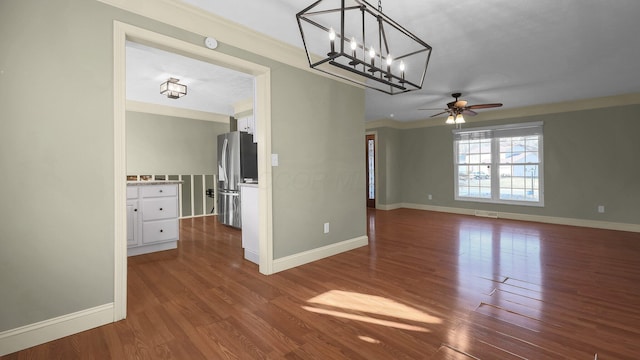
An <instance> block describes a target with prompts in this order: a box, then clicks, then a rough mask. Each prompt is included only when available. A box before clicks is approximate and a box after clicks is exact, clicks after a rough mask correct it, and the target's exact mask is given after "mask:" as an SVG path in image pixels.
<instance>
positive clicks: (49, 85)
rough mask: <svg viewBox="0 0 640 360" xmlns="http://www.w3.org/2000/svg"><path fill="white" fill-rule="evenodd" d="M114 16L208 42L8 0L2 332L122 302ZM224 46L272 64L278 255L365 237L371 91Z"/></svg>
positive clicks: (103, 8)
mask: <svg viewBox="0 0 640 360" xmlns="http://www.w3.org/2000/svg"><path fill="white" fill-rule="evenodd" d="M114 19H115V20H118V21H121V22H124V23H128V24H132V25H135V26H139V27H142V28H146V29H149V30H151V31H155V32H158V33H161V34H164V35H168V36H171V37H174V38H178V39H180V40H183V41H187V42H190V43H193V44H197V45H202V42H203V36H202V35H198V34H193V33H189V32H186V31H182V30H180V29H176V28H174V27H170V26H168V25H166V24H162V23H158V22H155V21H153V20H150V19H148V18H144V17H141V16H137V15H134V14H130V13H128V12H125V11H122V10H119V9H116V8H112V7H110V6H107V5H104V4H102V3H99V2H97V1H86V0H58V1H45V0H3V1H2V2H0V48H1V49H2V56H0V82H1V83H2V86H0V109H2V112H3V114H2V121H0V159H1V161H0V173H1V174H3V175H6V174H11V176H3V183H2V185H3V186H2V187H0V198H1V199H2V202H1V203H0V212H1V213H2V214H3V216H2V217H0V229H2V235H1V236H2V251H0V286H1V288H2V289H3V293H2V296H1V297H0V331H3V330H8V329H14V328H16V327H19V326H23V325H28V324H32V323H35V322H39V321H43V320H47V319H51V318H54V317H57V316H62V315H65V314H70V313H73V312H77V311H81V310H85V309H89V308H92V307H95V306H99V305H103V304H107V303H111V302H113V284H114V280H113V273H114V254H113V244H114V215H113V214H114V191H113V189H114V184H113V181H114V180H113V169H114V159H113V154H114V149H113V143H114V139H113V20H114ZM43 36H45V38H46V41H38V39H43ZM216 51H221V52H226V53H229V54H231V55H233V54H239V56H240V57H243V58H245V59H247V60H250V61H255V62H258V63H261V64H263V65H266V66H269V67H271V68H272V78H271V86H272V104H271V108H272V115H273V122H274V124H273V131H272V142H273V148H274V152H277V153H279V154H280V155H281V167H279V168H277V169H276V170H275V171H274V173H275V174H274V175H275V178H274V183H273V186H274V194H273V195H274V196H273V222H274V253H275V254H276V256H286V255H289V254H294V253H296V252H298V251H304V250H311V249H313V248H316V247H317V246H321V245H326V244H331V243H335V242H339V241H343V240H347V239H350V238H353V237H356V236H365V235H366V224H365V209H364V206H363V204H364V174H363V173H362V174H360V175H357V174H356V171H358V170H357V169H360V171H363V166H364V162H363V159H364V149H363V146H362V134H364V115H363V110H362V109H363V107H364V95H363V91H362V90H359V89H353V88H351V87H349V86H347V85H343V84H338V83H335V82H333V81H331V80H327V79H324V78H321V77H319V76H316V75H313V74H309V73H307V72H303V71H301V70H296V69H294V68H292V67H289V66H286V65H283V64H280V63H275V62H272V61H268V60H265V59H263V58H260V57H258V56H255V55H253V54H250V53H246V52H243V51H240V50H237V49H234V48H233V47H232V46H230V45H228V44H220V46H219V48H218V49H217V50H216ZM53 87H55V91H52V89H53ZM320 104H322V105H320ZM348 104H349V105H348ZM292 107H293V109H292ZM328 107H330V108H331V109H330V110H328V109H327V108H328ZM354 109H357V110H354ZM311 130H314V131H313V132H312V131H311ZM300 134H304V135H305V137H300ZM356 140H357V141H356ZM352 141H354V144H355V145H354V144H352V143H351V142H352ZM301 153H304V156H303V155H302V154H301ZM284 173H286V174H285V175H284V176H282V175H283V174H284ZM309 174H312V175H313V176H314V178H315V179H319V180H318V181H319V182H320V183H324V182H327V183H333V184H335V185H318V186H311V188H305V187H304V185H305V184H307V185H312V184H310V183H309V182H306V183H305V182H304V181H301V180H300V179H301V178H303V177H304V176H308V175H309ZM291 179H296V180H295V182H294V183H293V185H295V186H293V187H292V186H291V185H292V180H291ZM343 179H350V181H349V182H346V183H343V182H338V181H339V180H340V181H343ZM352 192H353V193H352ZM356 201H357V204H356ZM326 221H330V222H331V224H332V226H331V233H330V234H329V235H323V234H322V223H323V222H326ZM316 234H317V235H316Z"/></svg>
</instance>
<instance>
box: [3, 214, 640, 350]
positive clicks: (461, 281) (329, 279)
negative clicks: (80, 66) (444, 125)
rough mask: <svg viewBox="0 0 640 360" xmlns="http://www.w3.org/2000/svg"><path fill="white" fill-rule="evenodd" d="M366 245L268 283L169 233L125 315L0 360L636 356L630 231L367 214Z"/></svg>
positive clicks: (202, 228) (140, 261) (216, 240)
mask: <svg viewBox="0 0 640 360" xmlns="http://www.w3.org/2000/svg"><path fill="white" fill-rule="evenodd" d="M367 226H368V230H369V231H368V235H369V246H367V247H361V248H358V249H355V250H352V251H349V252H346V253H343V254H339V255H336V256H333V257H329V258H325V259H322V260H319V261H316V262H314V263H311V264H307V265H303V266H299V267H296V268H293V269H290V270H287V271H283V272H281V273H278V274H274V275H271V276H264V275H261V274H259V273H258V269H257V266H256V265H255V264H253V263H251V262H248V261H246V260H244V259H243V250H242V246H241V232H240V231H238V230H237V229H233V228H230V227H227V226H223V225H220V224H219V223H217V221H216V218H215V217H201V218H193V219H185V220H181V222H180V241H179V246H178V249H176V250H169V251H163V252H159V253H153V254H146V255H141V256H135V257H131V258H129V259H128V260H129V261H128V296H129V298H128V316H127V319H125V320H123V321H119V322H117V323H113V324H109V325H105V326H102V327H100V328H97V329H92V330H88V331H86V332H83V333H80V334H75V335H72V336H68V337H65V338H63V339H59V340H56V341H52V342H49V343H46V344H43V345H40V346H36V347H33V348H30V349H25V350H23V351H20V352H17V353H13V354H8V355H6V356H4V357H2V359H3V360H4V359H7V360H15V359H32V360H38V359H65V360H67V359H83V360H84V359H118V360H119V359H172V360H177V359H289V360H298V359H305V360H307V359H322V360H332V359H336V360H337V359H385V360H386V359H456V360H470V359H593V358H594V356H595V354H596V353H598V357H599V359H605V360H606V359H639V358H640V342H639V341H638V339H640V301H638V299H640V286H638V284H640V260H639V259H640V234H638V233H629V232H620V231H610V230H601V229H590V228H580V227H572V226H560V225H553V224H541V223H530V222H518V221H508V220H502V219H488V218H479V217H472V216H463V215H455V214H445V213H437V212H430V211H419V210H408V209H398V210H392V211H379V210H369V212H368V219H367Z"/></svg>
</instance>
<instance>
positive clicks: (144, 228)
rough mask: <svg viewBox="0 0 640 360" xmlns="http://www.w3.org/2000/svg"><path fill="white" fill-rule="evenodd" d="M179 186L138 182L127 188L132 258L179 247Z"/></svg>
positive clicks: (128, 232)
mask: <svg viewBox="0 0 640 360" xmlns="http://www.w3.org/2000/svg"><path fill="white" fill-rule="evenodd" d="M179 235H180V227H179V223H178V184H177V183H173V182H171V183H169V182H151V183H141V182H136V183H133V184H131V183H130V184H128V186H127V247H128V249H127V253H128V255H129V256H133V255H140V254H146V253H150V252H155V251H162V250H170V249H175V248H177V247H178V239H179Z"/></svg>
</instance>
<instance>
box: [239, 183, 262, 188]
mask: <svg viewBox="0 0 640 360" xmlns="http://www.w3.org/2000/svg"><path fill="white" fill-rule="evenodd" d="M238 186H246V187H253V188H257V187H258V183H239V184H238Z"/></svg>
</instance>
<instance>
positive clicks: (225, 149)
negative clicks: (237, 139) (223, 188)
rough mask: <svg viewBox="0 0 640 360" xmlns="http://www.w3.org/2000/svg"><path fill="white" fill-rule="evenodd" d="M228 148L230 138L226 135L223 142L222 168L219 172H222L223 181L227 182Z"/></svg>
mask: <svg viewBox="0 0 640 360" xmlns="http://www.w3.org/2000/svg"><path fill="white" fill-rule="evenodd" d="M228 149H229V140H228V139H227V138H226V137H225V138H224V142H223V143H222V156H221V157H222V159H220V161H221V163H222V168H221V169H218V172H220V174H221V177H222V179H221V180H222V181H224V182H225V183H226V182H228V181H229V174H227V155H228V154H227V153H228Z"/></svg>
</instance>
